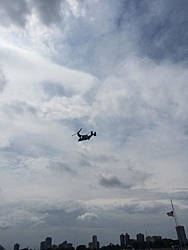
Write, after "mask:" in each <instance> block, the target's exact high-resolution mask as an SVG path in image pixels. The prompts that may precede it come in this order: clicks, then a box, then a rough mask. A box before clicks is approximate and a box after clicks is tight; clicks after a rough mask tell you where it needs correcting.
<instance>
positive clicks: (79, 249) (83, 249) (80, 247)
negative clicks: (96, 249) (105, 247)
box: [76, 245, 87, 250]
mask: <svg viewBox="0 0 188 250" xmlns="http://www.w3.org/2000/svg"><path fill="white" fill-rule="evenodd" d="M86 249H87V247H86V246H85V245H79V246H77V248H76V250H86Z"/></svg>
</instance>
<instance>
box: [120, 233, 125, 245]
mask: <svg viewBox="0 0 188 250" xmlns="http://www.w3.org/2000/svg"><path fill="white" fill-rule="evenodd" d="M120 246H121V247H125V235H124V234H121V235H120Z"/></svg>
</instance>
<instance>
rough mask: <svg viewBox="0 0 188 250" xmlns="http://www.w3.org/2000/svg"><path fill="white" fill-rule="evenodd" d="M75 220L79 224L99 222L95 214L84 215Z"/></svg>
mask: <svg viewBox="0 0 188 250" xmlns="http://www.w3.org/2000/svg"><path fill="white" fill-rule="evenodd" d="M77 220H78V221H81V222H94V221H96V220H99V217H98V216H97V215H96V214H95V213H85V214H82V215H80V216H78V218H77Z"/></svg>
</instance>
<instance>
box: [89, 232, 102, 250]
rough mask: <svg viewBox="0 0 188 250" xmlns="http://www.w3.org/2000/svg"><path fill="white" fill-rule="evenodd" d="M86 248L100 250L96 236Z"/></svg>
mask: <svg viewBox="0 0 188 250" xmlns="http://www.w3.org/2000/svg"><path fill="white" fill-rule="evenodd" d="M88 247H89V248H91V249H96V250H98V249H99V248H100V245H99V242H98V241H97V236H96V235H93V236H92V242H89V244H88Z"/></svg>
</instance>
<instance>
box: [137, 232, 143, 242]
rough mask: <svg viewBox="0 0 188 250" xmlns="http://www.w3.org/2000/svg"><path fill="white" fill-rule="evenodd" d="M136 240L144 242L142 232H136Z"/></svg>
mask: <svg viewBox="0 0 188 250" xmlns="http://www.w3.org/2000/svg"><path fill="white" fill-rule="evenodd" d="M136 240H137V241H139V242H142V243H143V242H144V234H141V233H139V234H137V235H136Z"/></svg>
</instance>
